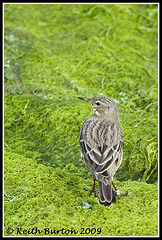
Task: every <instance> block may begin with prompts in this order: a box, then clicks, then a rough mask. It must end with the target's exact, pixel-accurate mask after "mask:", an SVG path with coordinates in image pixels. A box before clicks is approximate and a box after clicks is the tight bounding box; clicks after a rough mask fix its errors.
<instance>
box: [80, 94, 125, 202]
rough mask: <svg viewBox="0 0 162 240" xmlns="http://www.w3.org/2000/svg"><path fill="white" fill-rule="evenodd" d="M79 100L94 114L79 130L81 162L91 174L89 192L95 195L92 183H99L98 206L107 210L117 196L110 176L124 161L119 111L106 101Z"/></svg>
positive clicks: (112, 102) (111, 101)
mask: <svg viewBox="0 0 162 240" xmlns="http://www.w3.org/2000/svg"><path fill="white" fill-rule="evenodd" d="M79 99H81V100H83V101H85V102H88V103H89V104H91V105H92V107H93V111H94V113H93V115H91V116H90V117H88V118H87V119H86V120H85V121H84V123H83V125H82V126H81V129H80V147H81V158H82V160H83V162H84V163H85V165H86V166H87V167H88V169H90V171H91V173H92V176H93V180H94V184H93V189H92V191H94V192H97V191H96V190H95V180H96V179H97V180H98V182H99V203H100V204H101V205H105V206H110V205H111V202H114V203H115V202H116V198H117V197H119V196H120V194H119V191H118V189H116V187H115V185H114V184H113V176H114V174H115V173H116V171H117V170H118V168H119V166H120V164H121V161H122V158H123V151H122V146H123V133H122V129H121V127H120V126H119V112H118V107H117V104H116V103H115V101H114V100H113V99H110V98H108V97H93V98H83V97H79ZM112 185H113V187H114V189H115V190H113V188H112Z"/></svg>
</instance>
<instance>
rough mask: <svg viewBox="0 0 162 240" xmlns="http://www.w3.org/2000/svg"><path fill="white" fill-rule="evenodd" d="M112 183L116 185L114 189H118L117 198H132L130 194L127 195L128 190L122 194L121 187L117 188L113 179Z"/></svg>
mask: <svg viewBox="0 0 162 240" xmlns="http://www.w3.org/2000/svg"><path fill="white" fill-rule="evenodd" d="M112 185H113V187H114V189H115V191H116V194H117V195H116V198H130V197H129V196H127V195H128V191H126V192H125V193H123V194H120V192H119V189H117V188H116V186H115V184H114V183H113V181H112Z"/></svg>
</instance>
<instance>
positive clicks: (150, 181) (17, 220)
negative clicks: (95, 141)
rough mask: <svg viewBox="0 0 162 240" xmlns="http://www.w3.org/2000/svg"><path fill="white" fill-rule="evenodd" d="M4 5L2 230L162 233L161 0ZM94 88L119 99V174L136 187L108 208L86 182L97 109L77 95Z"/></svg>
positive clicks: (122, 182)
mask: <svg viewBox="0 0 162 240" xmlns="http://www.w3.org/2000/svg"><path fill="white" fill-rule="evenodd" d="M4 14H5V15H4V17H5V18H4V44H5V48H4V57H5V59H4V67H5V71H4V80H5V81H4V86H5V92H4V94H5V98H4V114H5V116H4V127H5V128H4V146H5V155H4V157H5V165H4V166H5V168H4V170H5V174H4V176H5V235H8V234H7V229H8V228H13V229H14V232H13V233H12V234H11V235H13V236H14V235H18V233H17V232H16V228H22V229H29V228H30V229H31V228H34V227H35V228H36V227H38V228H39V229H40V230H42V229H44V228H45V227H46V228H50V229H51V230H53V229H56V230H59V229H62V228H65V229H71V230H76V231H78V232H77V234H76V235H82V234H80V232H81V228H84V229H86V228H90V229H92V228H95V229H100V228H101V234H100V235H102V236H124V235H126V236H140V235H141V236H149V235H153V236H156V235H157V234H158V227H157V224H158V218H157V215H158V206H157V189H158V188H157V180H158V67H157V66H158V51H157V49H158V37H157V36H158V18H157V15H158V5H157V4H135V5H134V4H110V5H109V4H58V5H57V4H43V5H41V4H25V5H24V4H16V5H15V4H5V5H4ZM97 95H105V96H108V97H111V98H113V99H115V100H116V101H118V102H119V104H118V107H119V113H120V124H121V126H122V129H123V133H124V148H123V150H124V158H123V162H122V165H121V167H120V168H119V170H118V172H117V173H116V175H115V177H116V182H117V184H118V185H119V189H120V191H123V192H124V191H126V190H128V192H129V195H130V196H131V198H130V199H120V200H119V201H118V202H117V204H115V205H112V206H111V208H108V209H107V208H104V207H103V206H100V205H98V200H97V199H96V198H94V196H89V194H88V193H87V192H85V191H84V190H83V188H88V187H89V188H91V177H90V173H89V172H88V170H87V169H86V168H85V166H84V165H83V163H82V161H81V158H80V149H79V142H78V138H79V137H78V136H79V130H80V126H81V124H82V123H83V121H84V119H85V118H86V117H87V116H89V115H90V114H91V113H92V109H91V107H90V106H88V105H86V103H81V102H80V101H79V100H77V97H78V96H85V97H93V96H97ZM84 203H85V206H84ZM86 203H88V204H90V208H86V206H88V205H86ZM84 207H85V208H84ZM150 216H151V217H150ZM125 226H127V227H125ZM88 231H89V230H87V232H88ZM92 232H93V231H92ZM47 233H48V231H47ZM25 234H26V235H29V234H27V233H25V232H24V235H25ZM50 234H51V233H49V235H50ZM64 234H65V233H63V232H61V231H60V232H59V233H58V235H64ZM19 235H20V234H19ZM37 235H39V234H37ZM40 235H45V233H44V232H42V233H41V234H40ZM51 235H52V234H51ZM65 235H68V232H66V234H65ZM69 235H70V234H69ZM74 235H75V234H74ZM85 235H86V234H83V236H85ZM88 235H93V234H91V233H89V234H88ZM94 235H96V236H99V235H97V232H96V233H94Z"/></svg>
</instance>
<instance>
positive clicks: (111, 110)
mask: <svg viewBox="0 0 162 240" xmlns="http://www.w3.org/2000/svg"><path fill="white" fill-rule="evenodd" d="M78 98H79V99H81V100H83V101H85V102H88V103H89V104H91V105H92V107H93V111H94V114H95V115H97V116H100V117H103V118H105V117H106V118H107V117H108V118H109V119H111V118H112V119H113V120H114V121H115V120H116V121H119V118H118V115H119V114H118V107H117V104H116V103H115V101H114V100H113V99H111V98H108V97H93V98H83V97H78Z"/></svg>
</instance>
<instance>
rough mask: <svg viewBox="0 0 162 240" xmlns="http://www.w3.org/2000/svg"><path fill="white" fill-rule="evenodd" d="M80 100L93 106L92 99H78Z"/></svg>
mask: <svg viewBox="0 0 162 240" xmlns="http://www.w3.org/2000/svg"><path fill="white" fill-rule="evenodd" d="M78 98H79V99H81V100H83V101H84V102H88V103H89V104H92V99H91V98H83V97H78Z"/></svg>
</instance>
